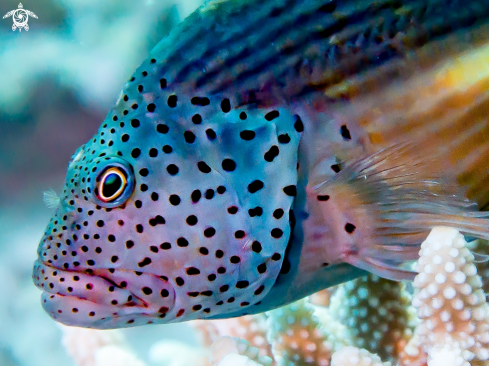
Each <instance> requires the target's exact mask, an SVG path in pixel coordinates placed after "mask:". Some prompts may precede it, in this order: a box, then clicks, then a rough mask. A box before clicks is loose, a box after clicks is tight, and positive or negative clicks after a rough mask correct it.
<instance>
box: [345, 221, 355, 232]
mask: <svg viewBox="0 0 489 366" xmlns="http://www.w3.org/2000/svg"><path fill="white" fill-rule="evenodd" d="M356 228H357V227H356V226H355V225H353V224H350V223H347V224H346V225H345V231H346V232H347V233H348V234H353V232H354V231H355V229H356Z"/></svg>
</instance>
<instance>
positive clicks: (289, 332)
mask: <svg viewBox="0 0 489 366" xmlns="http://www.w3.org/2000/svg"><path fill="white" fill-rule="evenodd" d="M267 324H268V327H269V332H268V340H269V341H270V342H271V343H272V350H273V353H274V355H275V359H276V361H277V365H279V366H282V365H283V366H292V365H296V366H302V365H318V366H328V365H329V360H330V358H331V353H332V350H333V345H332V344H331V343H330V342H328V341H327V340H326V337H325V334H324V332H323V331H322V330H321V326H320V323H319V320H318V319H317V318H316V316H315V315H314V308H313V306H312V305H311V304H309V303H308V301H307V299H302V300H299V301H297V302H295V303H292V304H290V305H287V306H284V307H281V308H279V309H276V310H273V311H270V312H268V319H267Z"/></svg>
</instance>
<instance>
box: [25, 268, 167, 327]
mask: <svg viewBox="0 0 489 366" xmlns="http://www.w3.org/2000/svg"><path fill="white" fill-rule="evenodd" d="M32 278H33V281H34V284H35V285H36V286H37V287H38V288H39V289H40V290H42V291H43V294H42V295H41V302H42V306H43V308H44V310H45V311H46V312H47V313H48V314H49V315H50V316H51V317H52V318H53V319H54V320H56V321H58V322H60V323H63V324H65V325H70V326H78V327H85V328H94V329H114V328H122V327H132V326H137V325H143V324H150V323H161V322H168V321H169V320H170V319H171V318H174V314H172V312H173V311H172V310H173V309H174V304H175V292H174V289H173V287H172V285H171V284H170V283H169V282H168V281H166V280H164V279H162V278H160V277H158V276H155V275H152V274H148V273H141V272H133V271H127V270H121V269H110V270H109V269H101V270H94V271H93V273H86V272H77V271H67V270H65V269H61V268H56V267H53V266H51V265H48V264H46V263H43V262H41V261H40V260H37V261H36V262H35V263H34V268H33V273H32Z"/></svg>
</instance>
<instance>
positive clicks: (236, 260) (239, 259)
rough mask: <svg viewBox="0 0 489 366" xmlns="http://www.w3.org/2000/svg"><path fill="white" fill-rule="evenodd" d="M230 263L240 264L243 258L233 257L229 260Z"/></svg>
mask: <svg viewBox="0 0 489 366" xmlns="http://www.w3.org/2000/svg"><path fill="white" fill-rule="evenodd" d="M229 261H230V262H231V263H233V264H238V263H239V262H241V258H240V257H238V256H237V255H233V256H232V257H231V258H229Z"/></svg>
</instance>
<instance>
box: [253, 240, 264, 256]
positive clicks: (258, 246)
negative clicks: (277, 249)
mask: <svg viewBox="0 0 489 366" xmlns="http://www.w3.org/2000/svg"><path fill="white" fill-rule="evenodd" d="M251 250H253V251H254V252H255V253H260V252H261V250H262V246H261V244H260V242H258V241H256V240H255V241H254V242H253V243H252V244H251Z"/></svg>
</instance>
